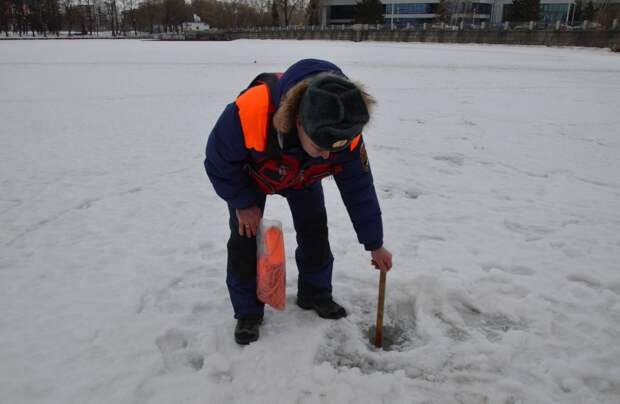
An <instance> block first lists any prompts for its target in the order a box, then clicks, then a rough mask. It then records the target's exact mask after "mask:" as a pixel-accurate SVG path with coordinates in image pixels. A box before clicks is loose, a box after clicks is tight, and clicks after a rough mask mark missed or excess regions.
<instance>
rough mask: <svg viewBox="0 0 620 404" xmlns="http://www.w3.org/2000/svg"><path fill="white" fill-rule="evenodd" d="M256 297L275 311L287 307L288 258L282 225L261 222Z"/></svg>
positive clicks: (270, 221) (257, 239)
mask: <svg viewBox="0 0 620 404" xmlns="http://www.w3.org/2000/svg"><path fill="white" fill-rule="evenodd" d="M256 242H257V248H256V251H257V259H256V296H257V297H258V300H260V301H261V302H263V303H265V304H268V305H270V306H271V307H273V308H274V309H277V310H284V307H285V305H286V258H285V255H284V235H283V234H282V223H280V222H279V221H277V220H265V219H263V220H262V221H261V224H260V226H259V229H258V234H257V235H256Z"/></svg>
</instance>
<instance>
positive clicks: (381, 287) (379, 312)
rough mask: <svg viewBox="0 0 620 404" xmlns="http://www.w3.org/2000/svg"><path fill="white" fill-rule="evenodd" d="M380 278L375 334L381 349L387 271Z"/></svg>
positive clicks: (382, 272) (378, 346) (376, 341)
mask: <svg viewBox="0 0 620 404" xmlns="http://www.w3.org/2000/svg"><path fill="white" fill-rule="evenodd" d="M380 272H381V275H380V276H379V302H378V303H377V327H376V334H375V346H376V347H377V348H381V345H382V343H383V303H384V302H385V275H386V273H387V272H386V271H380Z"/></svg>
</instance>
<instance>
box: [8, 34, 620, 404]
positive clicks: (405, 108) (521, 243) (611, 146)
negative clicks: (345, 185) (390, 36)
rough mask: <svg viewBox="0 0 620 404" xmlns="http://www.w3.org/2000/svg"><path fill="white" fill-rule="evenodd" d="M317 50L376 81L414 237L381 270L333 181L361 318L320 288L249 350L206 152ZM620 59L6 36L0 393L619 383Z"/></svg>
mask: <svg viewBox="0 0 620 404" xmlns="http://www.w3.org/2000/svg"><path fill="white" fill-rule="evenodd" d="M305 57H315V58H322V59H328V60H331V61H333V62H335V63H336V64H338V65H340V66H341V67H342V68H343V70H344V71H345V73H347V74H348V75H349V76H350V77H351V78H353V79H356V80H360V81H362V82H364V83H365V84H366V85H367V87H368V89H369V91H370V92H371V93H372V94H373V95H374V96H375V97H376V98H377V99H378V102H379V103H378V107H377V109H376V113H375V116H374V119H373V121H372V123H371V125H370V126H369V127H368V130H367V131H366V132H365V139H366V143H367V147H368V151H369V156H370V164H371V166H372V169H373V173H374V177H375V186H376V188H377V193H378V196H379V199H380V203H381V207H382V210H383V219H384V227H385V235H386V237H385V245H386V247H387V248H389V249H391V250H392V252H393V253H394V269H393V270H392V271H391V272H390V273H389V274H388V290H387V301H386V318H385V321H386V323H387V324H389V325H391V326H395V327H398V328H399V329H400V330H402V336H401V337H402V338H401V340H400V341H399V345H397V346H396V349H395V350H393V351H390V352H381V351H376V350H375V349H374V348H373V347H371V346H370V344H369V343H368V339H367V335H366V333H367V330H368V327H369V326H370V325H371V324H372V323H373V322H374V319H375V310H376V296H377V284H378V272H376V271H375V270H373V269H371V266H370V264H369V256H368V254H367V253H366V252H364V251H363V248H362V247H361V246H359V245H358V244H357V241H356V237H355V235H354V233H353V229H352V226H351V224H350V221H349V219H348V217H347V213H346V210H345V209H344V206H343V204H342V202H341V200H340V197H339V195H338V191H337V189H336V187H335V184H334V182H333V181H329V180H327V181H324V187H325V192H326V203H327V205H328V207H327V209H328V217H329V223H330V240H331V244H332V250H333V253H334V255H335V257H336V262H335V269H334V295H335V297H336V300H338V301H339V302H340V303H342V304H343V305H344V306H345V307H346V308H347V309H348V311H349V313H350V315H349V317H348V318H346V319H344V320H341V321H337V322H330V321H326V320H321V319H319V318H318V317H316V316H315V315H314V314H313V313H308V312H304V311H302V310H301V309H299V308H297V306H296V305H295V304H294V301H295V293H296V290H295V285H296V281H297V275H296V267H295V261H294V247H295V238H294V230H293V227H292V220H291V219H290V214H289V213H288V207H287V205H286V203H285V201H284V199H282V198H280V197H272V198H269V199H268V201H267V209H266V213H265V216H266V217H269V218H272V219H279V220H282V221H283V223H284V230H285V238H286V243H287V266H288V276H287V281H288V291H287V294H288V299H287V304H288V307H287V310H286V311H285V312H275V311H273V310H270V309H268V310H267V311H266V318H265V324H264V326H263V327H262V329H261V339H260V340H259V341H258V342H257V343H254V344H252V345H250V346H248V347H245V348H241V347H239V346H237V345H236V344H235V342H234V341H233V338H232V332H233V328H234V324H235V323H234V320H233V318H232V309H231V306H230V303H229V301H228V293H227V290H226V287H225V282H224V278H225V265H226V239H227V237H228V235H227V231H228V230H227V220H228V219H227V210H226V206H225V204H224V203H223V202H222V201H221V200H219V199H218V197H217V196H216V195H215V193H214V191H213V190H212V188H211V185H210V183H209V181H208V178H207V176H206V175H205V173H204V169H203V165H202V164H203V159H204V148H205V144H206V140H207V136H208V134H209V132H210V129H211V127H212V126H213V124H214V122H215V120H216V119H217V117H218V116H219V114H220V113H221V112H222V110H223V108H224V106H225V105H226V104H227V103H229V102H231V101H233V100H234V98H235V97H236V95H237V94H238V92H239V91H241V90H242V89H243V88H244V87H245V86H246V85H247V84H248V83H249V81H250V80H251V79H252V78H253V77H254V76H255V75H256V74H258V73H260V72H263V71H282V70H284V69H286V67H288V66H289V65H290V64H292V63H293V62H295V61H297V60H298V59H301V58H305ZM618 94H620V57H618V55H617V54H613V53H610V52H608V51H604V50H591V49H555V48H543V47H504V46H479V45H460V46H459V45H441V44H413V43H408V44H398V43H372V42H364V43H349V42H320V41H316V42H310V41H249V40H243V41H234V42H226V43H221V42H218V43H209V42H153V41H130V40H126V41H105V40H100V41H86V40H85V41H0V173H1V177H0V229H1V231H0V402H3V403H11V404H20V403H29V404H30V403H59V404H67V403H79V404H82V403H105V404H110V403H181V402H184V403H237V402H239V403H283V404H289V403H349V402H351V403H380V402H386V403H419V404H422V403H436V404H451V403H467V404H478V403H503V404H517V403H522V404H526V403H536V404H545V403H549V404H551V403H565V404H569V403H574V404H591V403H609V404H612V403H618V402H620V344H619V342H618V341H620V159H619V156H620V109H619V107H618V105H619V104H618Z"/></svg>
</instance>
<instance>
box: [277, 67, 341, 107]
mask: <svg viewBox="0 0 620 404" xmlns="http://www.w3.org/2000/svg"><path fill="white" fill-rule="evenodd" d="M324 72H330V73H334V74H337V75H342V76H344V73H343V72H342V70H340V68H339V67H338V66H336V65H335V64H333V63H331V62H328V61H326V60H320V59H302V60H300V61H299V62H297V63H295V64H293V65H292V66H291V67H289V68H288V69H287V70H286V71H285V72H284V74H283V75H282V77H281V78H280V80H279V81H278V87H277V91H276V96H275V97H276V99H275V100H274V104H275V105H276V106H278V105H280V100H281V99H282V95H283V94H285V93H286V92H287V91H288V90H289V89H290V88H291V87H293V86H294V85H295V84H297V83H299V82H300V81H302V80H304V79H305V78H307V77H310V76H313V75H315V74H318V73H324Z"/></svg>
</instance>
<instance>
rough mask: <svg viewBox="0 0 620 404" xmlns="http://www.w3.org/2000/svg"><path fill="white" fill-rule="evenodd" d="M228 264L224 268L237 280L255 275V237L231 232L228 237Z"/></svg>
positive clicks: (251, 277)
mask: <svg viewBox="0 0 620 404" xmlns="http://www.w3.org/2000/svg"><path fill="white" fill-rule="evenodd" d="M227 247H228V264H227V268H226V270H227V271H228V272H229V273H232V274H233V275H234V276H235V277H236V278H237V279H239V280H248V279H253V278H255V277H256V238H255V237H252V238H247V237H242V236H239V235H238V234H235V232H233V233H231V236H230V238H229V239H228V244H227Z"/></svg>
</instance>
